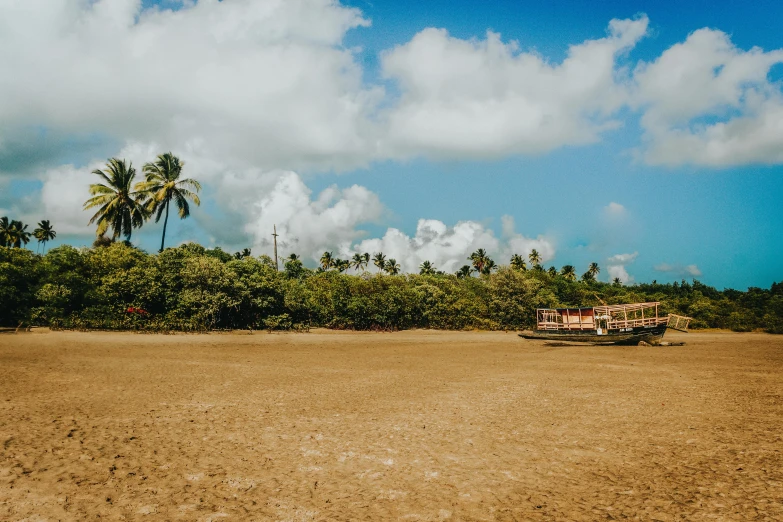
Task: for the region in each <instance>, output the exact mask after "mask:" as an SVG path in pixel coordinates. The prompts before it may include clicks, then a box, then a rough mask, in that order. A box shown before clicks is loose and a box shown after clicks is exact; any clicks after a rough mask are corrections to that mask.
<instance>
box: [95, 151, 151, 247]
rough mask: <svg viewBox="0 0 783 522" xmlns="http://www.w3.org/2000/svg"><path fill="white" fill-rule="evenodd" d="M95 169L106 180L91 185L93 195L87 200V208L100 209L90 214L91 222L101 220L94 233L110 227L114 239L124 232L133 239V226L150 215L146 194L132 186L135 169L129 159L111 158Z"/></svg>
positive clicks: (140, 223) (142, 222) (98, 234)
mask: <svg viewBox="0 0 783 522" xmlns="http://www.w3.org/2000/svg"><path fill="white" fill-rule="evenodd" d="M92 173H93V174H95V175H96V176H98V177H99V178H101V180H102V181H103V182H102V183H95V184H92V185H90V195H91V196H92V197H91V198H90V199H88V200H87V201H85V202H84V209H85V210H90V209H94V208H97V209H98V210H97V211H96V212H95V214H93V216H92V217H91V218H90V224H93V223H97V224H98V228H97V229H96V231H95V235H97V236H103V235H105V234H106V232H107V231H108V230H109V229H111V237H112V239H117V238H119V237H120V236H125V239H127V240H130V238H131V234H132V232H133V229H134V228H138V227H140V226H142V225H143V224H144V220H145V219H146V218H147V217H148V216H149V211H148V210H147V208H146V207H145V205H144V199H145V198H146V194H145V193H144V192H140V191H138V190H135V189H134V186H133V182H134V180H135V178H136V169H134V168H133V165H132V164H131V163H130V162H126V161H125V160H120V159H117V158H111V159H110V160H109V161H108V163H107V164H106V167H105V168H104V169H103V170H100V169H95V170H94V171H92Z"/></svg>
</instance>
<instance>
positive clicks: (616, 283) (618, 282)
mask: <svg viewBox="0 0 783 522" xmlns="http://www.w3.org/2000/svg"><path fill="white" fill-rule="evenodd" d="M612 284H613V285H614V286H623V282H622V281H620V278H619V277H615V278H614V280H613V281H612Z"/></svg>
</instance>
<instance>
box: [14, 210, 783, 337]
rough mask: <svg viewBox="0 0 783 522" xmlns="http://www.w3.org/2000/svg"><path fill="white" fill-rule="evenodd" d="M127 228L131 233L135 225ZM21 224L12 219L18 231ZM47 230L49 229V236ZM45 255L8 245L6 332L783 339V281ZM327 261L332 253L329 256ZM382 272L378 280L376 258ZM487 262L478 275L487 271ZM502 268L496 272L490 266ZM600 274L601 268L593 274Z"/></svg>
mask: <svg viewBox="0 0 783 522" xmlns="http://www.w3.org/2000/svg"><path fill="white" fill-rule="evenodd" d="M125 222H126V221H125V220H124V218H123V220H121V221H120V222H118V227H117V229H118V231H119V232H120V233H122V231H123V229H124V223H125ZM9 226H10V222H9ZM41 228H43V227H41ZM101 244H102V245H105V246H98V247H94V248H85V249H80V250H79V249H75V248H73V247H70V246H60V247H57V248H52V249H50V250H49V251H48V252H46V254H45V255H39V254H36V253H35V252H33V251H31V250H27V249H24V248H12V247H8V246H4V247H0V324H2V325H4V326H17V325H18V324H19V323H31V324H35V325H49V326H53V327H57V328H105V329H141V330H150V331H167V330H184V331H204V330H210V329H223V328H241V329H246V328H252V329H302V328H308V327H311V326H325V327H329V328H345V329H361V330H374V329H378V330H396V329H405V328H415V327H418V328H439V329H471V328H478V329H519V328H526V327H530V326H532V322H533V320H534V310H535V309H536V308H538V307H559V306H579V305H596V304H600V300H604V301H605V302H607V303H609V304H613V303H624V302H639V301H661V302H662V303H663V308H664V310H663V311H664V313H667V312H675V313H679V314H683V315H688V316H691V317H693V318H694V321H693V323H692V326H693V327H694V328H705V327H718V328H730V329H733V330H738V331H748V330H753V329H759V328H760V329H764V330H766V331H769V332H775V333H783V282H781V283H777V284H773V285H772V287H771V288H770V289H768V290H767V289H760V288H750V289H749V290H748V291H747V292H740V291H737V290H724V291H718V290H716V289H714V288H712V287H709V286H706V285H704V284H702V283H700V282H698V281H693V282H691V283H688V282H685V281H683V282H681V283H673V284H657V283H655V282H653V283H652V284H637V285H632V286H623V285H621V284H618V283H614V284H612V283H603V282H599V281H596V280H595V278H594V277H593V278H589V279H588V280H586V281H576V280H575V279H576V277H575V273H576V271H575V269H574V267H572V266H568V265H567V266H565V267H562V269H561V270H559V271H556V270H555V271H552V270H548V269H544V268H543V267H541V260H540V258H538V259H536V258H535V257H534V258H533V259H530V263H531V264H532V265H533V266H534V267H541V268H540V269H539V268H536V269H534V270H525V269H524V263H520V262H519V261H521V260H522V259H521V257H518V256H517V257H514V258H513V259H514V260H515V262H514V263H510V264H509V265H506V266H499V267H498V266H496V265H495V264H494V262H493V263H489V261H491V260H490V259H489V258H488V257H487V256H486V253H485V252H484V253H482V252H476V253H474V255H473V256H471V258H470V261H471V264H472V265H474V266H475V268H476V270H477V271H478V273H476V272H473V268H472V267H471V266H469V265H465V266H464V267H462V268H461V269H460V270H459V271H458V273H457V274H445V273H443V272H439V271H437V270H436V269H435V267H434V266H433V265H432V263H422V266H421V271H422V273H421V274H403V275H392V274H394V273H396V272H398V271H399V263H397V262H396V261H395V260H393V259H386V256H384V255H383V254H382V253H377V254H375V255H374V257H370V255H369V254H362V255H360V258H361V259H359V258H356V259H355V260H354V261H353V262H352V263H350V264H348V265H347V266H348V267H351V266H352V267H353V268H354V269H355V272H354V271H349V272H343V271H341V270H340V269H339V268H337V269H335V267H341V266H343V265H345V264H346V263H348V261H347V260H344V261H345V263H341V262H340V260H338V259H335V258H334V256H332V255H325V256H324V258H323V259H322V262H323V265H325V266H322V267H320V268H319V269H318V270H311V269H308V268H306V267H304V266H303V265H302V262H301V260H300V259H299V257H298V256H296V255H293V254H292V255H291V256H289V257H287V258H286V259H285V260H284V269H283V270H282V271H279V272H278V271H277V270H275V266H274V262H273V261H272V260H271V259H270V258H269V257H268V256H261V257H260V258H259V257H252V256H251V255H250V251H249V250H247V249H246V250H245V251H243V252H238V253H237V254H236V255H232V254H230V253H228V252H225V251H223V250H221V249H219V248H214V249H206V248H204V247H202V246H200V245H197V244H192V243H191V244H186V245H182V246H179V247H176V248H167V249H165V250H164V251H163V252H161V253H158V254H148V253H145V252H144V251H142V250H139V249H137V248H134V247H132V246H129V245H128V244H126V243H124V242H111V241H108V242H103V243H101ZM325 254H329V253H328V252H326V253H325ZM371 259H372V260H373V264H374V265H375V267H377V268H378V269H379V270H378V273H369V272H367V271H366V268H367V267H368V265H369V261H370V260H371ZM476 265H477V266H476ZM488 265H489V266H493V268H492V269H489V270H488V269H487V268H486V267H487V266H488ZM590 268H591V269H592V270H588V272H589V271H592V272H594V273H598V266H597V265H596V266H594V267H593V266H591V267H590Z"/></svg>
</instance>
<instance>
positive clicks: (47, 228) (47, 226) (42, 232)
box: [33, 219, 57, 252]
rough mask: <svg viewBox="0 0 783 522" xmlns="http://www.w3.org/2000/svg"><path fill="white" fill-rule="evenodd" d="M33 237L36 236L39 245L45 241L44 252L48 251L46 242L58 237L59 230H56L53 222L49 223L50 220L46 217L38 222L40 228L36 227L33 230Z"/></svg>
mask: <svg viewBox="0 0 783 522" xmlns="http://www.w3.org/2000/svg"><path fill="white" fill-rule="evenodd" d="M33 237H35V238H36V239H37V240H38V245H39V246H40V245H41V243H43V249H44V252H46V242H47V241H51V240H52V239H54V238H55V237H57V232H55V231H54V229H53V228H52V225H51V223H49V220H48V219H44V220H42V221H41V222H40V223H38V228H36V229H35V230H34V231H33Z"/></svg>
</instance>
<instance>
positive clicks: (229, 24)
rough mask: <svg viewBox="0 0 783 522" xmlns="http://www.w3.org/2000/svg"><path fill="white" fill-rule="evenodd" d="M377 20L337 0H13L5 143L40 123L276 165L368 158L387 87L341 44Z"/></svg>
mask: <svg viewBox="0 0 783 522" xmlns="http://www.w3.org/2000/svg"><path fill="white" fill-rule="evenodd" d="M368 23H369V22H368V21H367V20H365V19H364V18H363V17H362V16H361V13H360V12H359V11H358V10H356V9H351V8H346V7H343V6H341V5H340V4H339V3H336V2H334V1H332V0H269V1H265V2H257V1H253V0H233V1H232V2H217V1H214V0H202V1H200V2H198V3H191V2H186V3H184V4H183V8H182V9H181V10H178V11H169V10H158V9H152V10H145V11H141V1H140V0H98V1H95V2H86V1H71V0H27V1H25V2H10V3H9V2H3V3H1V4H0V67H2V69H3V70H5V71H14V73H13V74H10V75H9V74H6V75H4V77H3V81H2V82H0V99H2V100H3V103H2V104H0V122H2V123H0V139H2V137H3V135H6V134H10V133H12V132H13V131H14V129H15V128H16V127H25V126H29V125H33V126H43V127H46V128H48V129H53V130H55V131H58V132H60V131H64V132H71V133H81V132H87V133H96V134H103V135H107V136H111V137H112V138H114V139H118V140H120V142H124V141H141V142H156V143H159V144H161V145H162V146H163V147H164V148H166V149H169V148H171V149H176V150H185V149H188V148H195V149H198V150H200V151H201V153H202V155H205V156H212V157H222V158H232V161H236V162H239V163H241V164H244V165H256V166H260V167H266V168H280V167H286V166H323V167H326V168H331V167H340V166H349V165H357V164H362V163H364V162H365V161H366V160H367V158H368V157H369V156H371V155H372V154H371V151H372V150H373V147H374V145H373V143H374V142H373V141H372V139H370V137H371V136H372V135H373V132H370V131H369V130H368V129H369V126H370V123H369V120H368V119H367V117H368V114H369V113H370V112H372V110H373V109H374V107H375V105H376V104H377V102H378V100H379V99H380V97H381V96H382V89H379V88H374V87H370V88H365V87H364V86H363V84H362V70H361V68H360V67H359V66H358V65H357V64H356V63H355V61H354V55H353V53H352V51H350V50H346V49H344V48H342V47H341V43H342V38H343V36H344V34H345V33H346V31H348V30H349V29H351V28H355V27H361V26H366V25H368ZM368 140H369V141H368ZM368 151H370V154H368Z"/></svg>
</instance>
